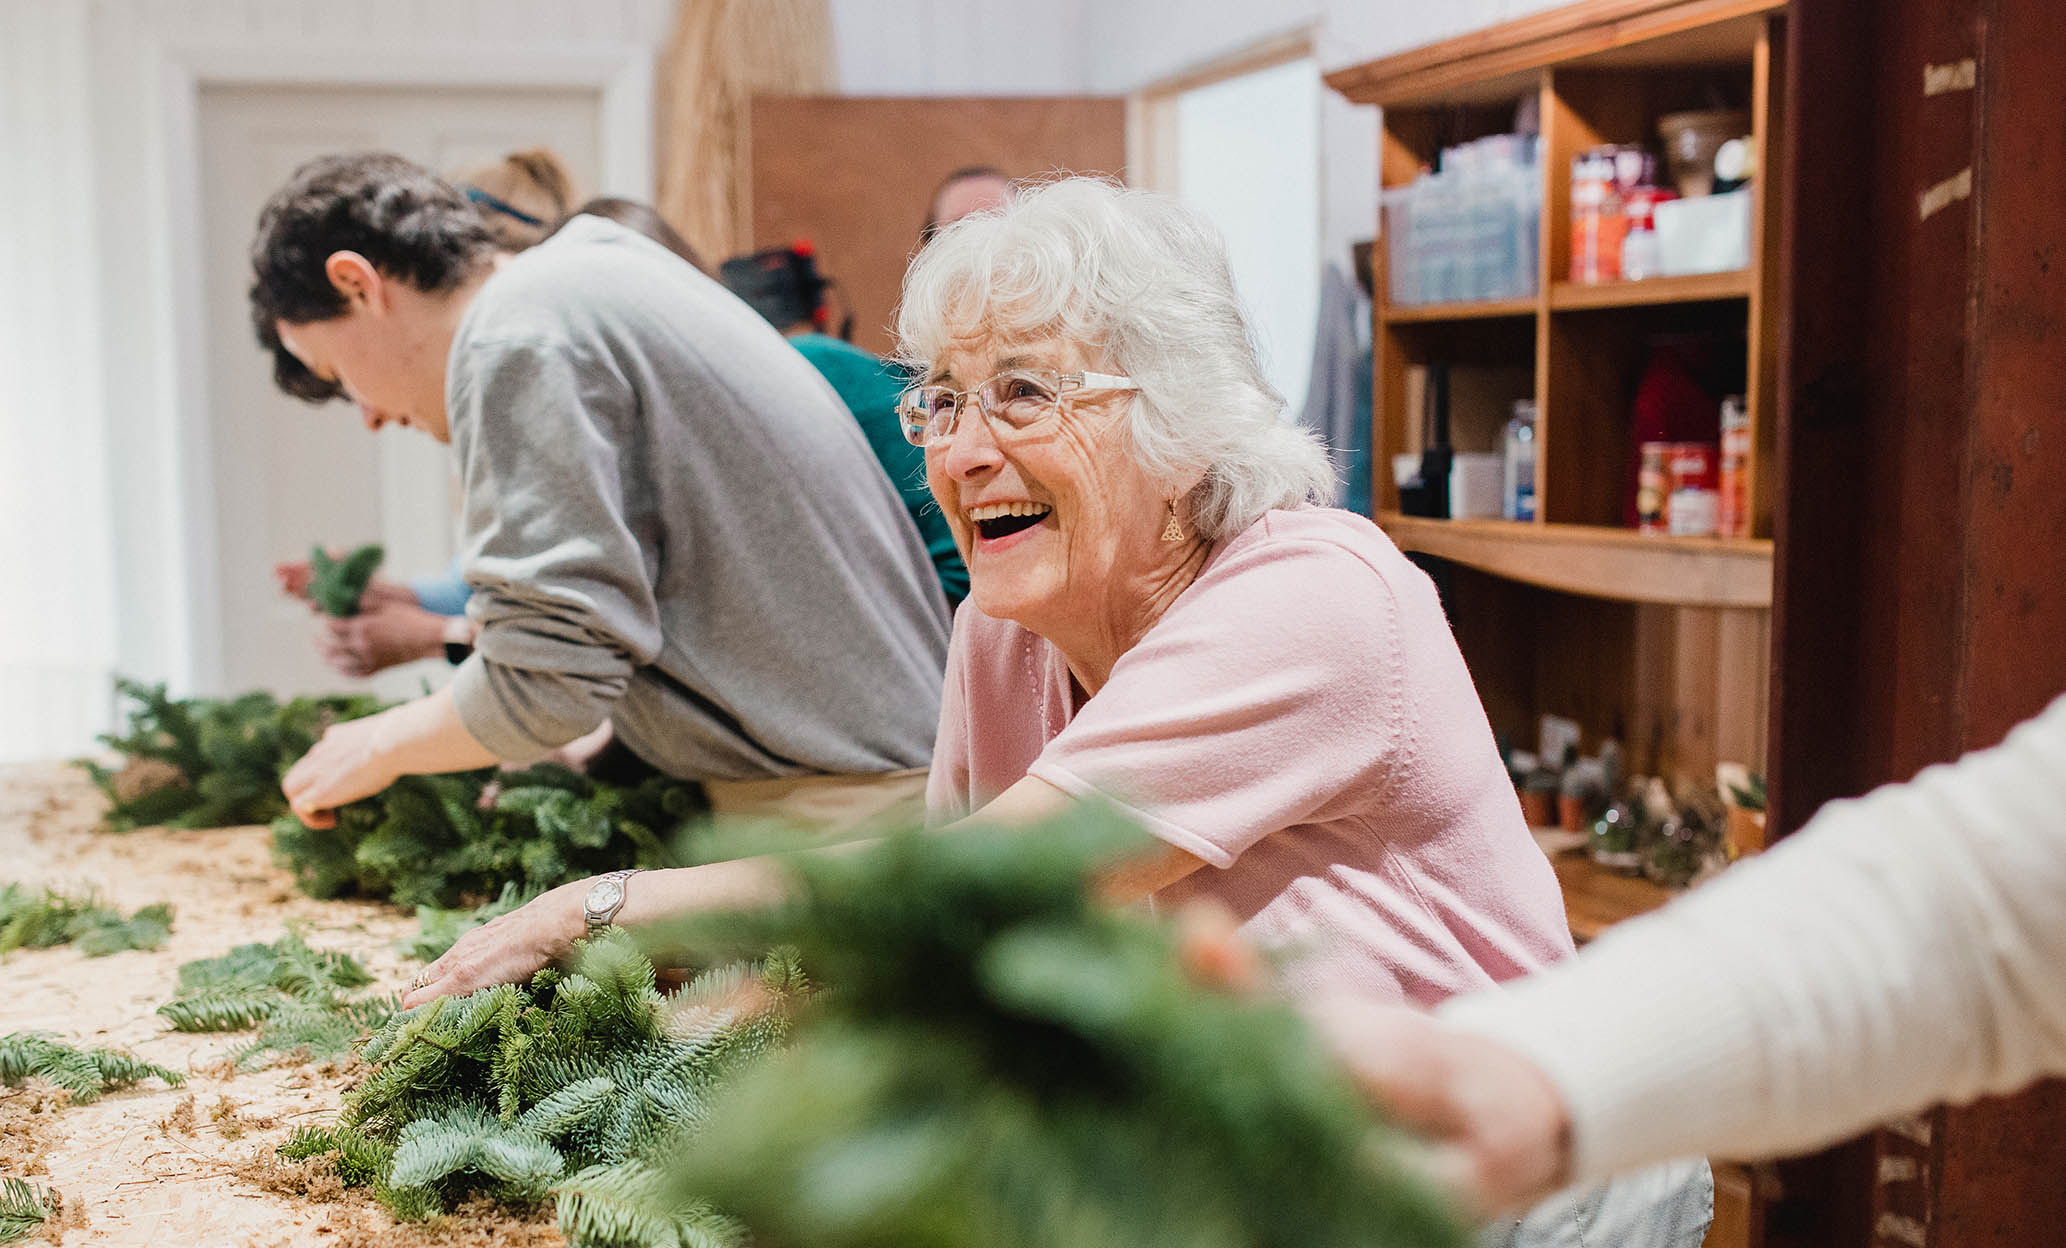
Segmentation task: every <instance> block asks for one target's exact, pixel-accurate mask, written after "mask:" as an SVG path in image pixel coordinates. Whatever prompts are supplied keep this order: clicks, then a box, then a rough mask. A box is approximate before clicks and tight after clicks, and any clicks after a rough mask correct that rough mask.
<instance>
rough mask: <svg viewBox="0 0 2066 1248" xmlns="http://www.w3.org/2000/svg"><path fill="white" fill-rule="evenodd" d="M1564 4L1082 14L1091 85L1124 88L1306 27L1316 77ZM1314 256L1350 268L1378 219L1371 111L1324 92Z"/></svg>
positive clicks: (1357, 1) (1127, 7) (1334, 4)
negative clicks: (1353, 253)
mask: <svg viewBox="0 0 2066 1248" xmlns="http://www.w3.org/2000/svg"><path fill="white" fill-rule="evenodd" d="M1566 2H1567V0H1435V2H1432V3H1431V2H1429V0H1273V2H1272V3H1267V4H1265V3H1257V2H1256V0H1110V2H1108V3H1104V4H1098V5H1093V6H1091V7H1090V8H1089V10H1088V12H1089V14H1090V26H1089V29H1088V31H1087V32H1086V33H1087V35H1088V37H1087V39H1086V40H1085V43H1084V47H1085V49H1086V51H1087V53H1088V55H1089V57H1090V78H1089V81H1090V86H1091V88H1092V89H1093V90H1095V91H1100V92H1124V91H1131V90H1134V89H1135V88H1138V87H1141V86H1143V85H1146V84H1149V83H1152V82H1155V81H1157V80H1158V79H1163V78H1168V77H1170V76H1172V75H1175V74H1178V73H1181V72H1183V71H1184V70H1186V69H1189V68H1192V67H1195V66H1198V65H1202V64H1206V63H1208V62H1211V61H1213V60H1216V59H1218V58H1220V57H1223V56H1227V55H1230V54H1234V53H1238V52H1240V51H1241V50H1242V49H1243V48H1247V47H1252V46H1254V45H1255V44H1257V43H1260V42H1262V41H1263V40H1266V39H1269V38H1270V37H1272V36H1275V35H1281V34H1285V33H1288V32H1292V31H1297V30H1302V29H1309V30H1310V31H1311V32H1312V38H1313V44H1314V56H1315V58H1316V59H1317V60H1318V61H1319V63H1320V68H1321V70H1322V71H1323V72H1327V71H1332V70H1336V69H1341V68H1343V67H1345V66H1349V65H1356V64H1360V63H1362V62H1364V61H1368V60H1374V59H1376V58H1378V57H1380V56H1387V55H1390V54H1391V53H1394V52H1403V51H1405V50H1407V49H1408V48H1414V47H1418V46H1420V45H1421V44H1424V43H1432V42H1434V41H1436V40H1439V39H1446V38H1449V37H1450V36H1452V35H1459V34H1463V33H1464V32H1466V31H1471V30H1476V29H1479V28H1481V27H1484V26H1490V25H1494V24H1496V23H1499V22H1503V21H1506V20H1508V19H1510V18H1515V17H1520V16H1523V15H1525V14H1528V13H1533V12H1537V11H1539V10H1542V9H1548V8H1554V7H1556V6H1557V5H1558V4H1562V3H1566ZM1320 117H1321V121H1320V162H1321V203H1322V217H1321V243H1322V252H1321V254H1322V255H1324V256H1326V257H1327V258H1328V259H1329V260H1333V261H1337V262H1339V263H1340V264H1342V265H1344V266H1346V265H1347V264H1348V248H1349V244H1350V243H1351V242H1352V241H1354V240H1356V239H1361V238H1368V237H1370V236H1371V234H1372V232H1373V231H1374V230H1375V229H1376V217H1377V110H1376V109H1374V108H1369V107H1367V106H1356V105H1351V104H1349V103H1348V102H1347V101H1345V100H1343V99H1342V98H1341V97H1340V96H1338V95H1336V94H1335V93H1334V92H1332V91H1329V92H1326V93H1325V96H1324V97H1323V100H1322V103H1321V110H1320Z"/></svg>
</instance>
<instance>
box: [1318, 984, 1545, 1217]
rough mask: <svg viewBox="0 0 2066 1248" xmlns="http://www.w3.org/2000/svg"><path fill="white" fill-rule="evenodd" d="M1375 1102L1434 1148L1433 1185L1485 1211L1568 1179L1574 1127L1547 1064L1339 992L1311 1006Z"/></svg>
mask: <svg viewBox="0 0 2066 1248" xmlns="http://www.w3.org/2000/svg"><path fill="white" fill-rule="evenodd" d="M1305 1012H1306V1014H1307V1016H1308V1017H1309V1018H1310V1019H1311V1020H1312V1022H1313V1024H1314V1026H1315V1027H1316V1028H1317V1029H1318V1030H1319V1032H1320V1035H1321V1037H1322V1039H1324V1040H1325V1041H1326V1042H1327V1045H1328V1047H1329V1048H1330V1049H1332V1050H1333V1051H1334V1055H1335V1056H1336V1057H1337V1058H1339V1059H1340V1060H1341V1062H1342V1064H1343V1065H1344V1066H1345V1067H1346V1068H1347V1069H1348V1072H1349V1074H1350V1075H1351V1076H1352V1077H1353V1078H1354V1079H1355V1080H1356V1082H1357V1084H1358V1085H1359V1086H1361V1087H1362V1089H1363V1092H1364V1094H1365V1095H1366V1096H1368V1097H1369V1098H1370V1100H1371V1102H1372V1103H1373V1104H1375V1105H1376V1106H1377V1107H1378V1108H1379V1109H1380V1110H1382V1111H1384V1113H1385V1115H1386V1116H1387V1117H1389V1118H1390V1119H1391V1120H1392V1121H1394V1122H1396V1123H1398V1124H1399V1125H1400V1126H1402V1127H1405V1128H1406V1129H1408V1130H1410V1131H1413V1132H1415V1133H1416V1134H1418V1135H1420V1136H1421V1137H1423V1138H1424V1139H1425V1140H1426V1141H1427V1142H1428V1144H1429V1145H1430V1152H1429V1155H1428V1159H1427V1160H1428V1168H1429V1170H1430V1173H1431V1177H1432V1178H1433V1179H1434V1181H1435V1182H1436V1184H1437V1185H1439V1186H1440V1187H1442V1188H1443V1189H1444V1190H1446V1191H1448V1192H1449V1193H1450V1194H1451V1195H1452V1196H1453V1197H1454V1198H1455V1199H1456V1200H1457V1201H1458V1202H1459V1203H1460V1204H1461V1205H1462V1206H1463V1207H1464V1209H1465V1210H1466V1211H1468V1212H1470V1213H1473V1214H1475V1215H1477V1216H1480V1217H1490V1216H1492V1215H1494V1214H1499V1213H1506V1212H1512V1211H1518V1210H1521V1209H1525V1208H1527V1207H1528V1206H1530V1205H1532V1204H1534V1203H1535V1202H1536V1201H1538V1200H1540V1199H1542V1198H1543V1197H1545V1196H1548V1195H1550V1194H1551V1193H1552V1192H1555V1191H1557V1190H1558V1189H1559V1188H1561V1187H1563V1186H1564V1185H1565V1180H1566V1176H1567V1175H1568V1174H1569V1173H1570V1169H1571V1123H1570V1117H1569V1114H1568V1113H1567V1111H1566V1110H1565V1108H1564V1100H1563V1097H1562V1096H1560V1095H1559V1094H1558V1092H1557V1089H1556V1086H1555V1085H1554V1084H1552V1083H1551V1082H1550V1081H1549V1076H1548V1075H1546V1074H1544V1073H1543V1072H1542V1068H1541V1067H1539V1066H1537V1065H1535V1063H1533V1062H1531V1061H1529V1060H1528V1059H1527V1058H1525V1057H1523V1056H1521V1055H1520V1054H1519V1053H1516V1052H1514V1051H1513V1050H1512V1049H1509V1048H1507V1047H1506V1046H1504V1045H1502V1044H1499V1043H1497V1042H1495V1041H1492V1040H1487V1039H1484V1038H1483V1037H1480V1036H1474V1035H1471V1034H1469V1033H1468V1032H1463V1031H1458V1030H1456V1029H1454V1028H1451V1027H1449V1026H1446V1025H1445V1024H1443V1023H1442V1022H1441V1020H1439V1019H1437V1018H1435V1017H1434V1016H1433V1015H1430V1014H1424V1013H1422V1012H1421V1011H1419V1010H1417V1009H1414V1008H1412V1007H1409V1006H1403V1005H1392V1004H1385V1003H1380V1002H1376V1001H1371V1000H1367V999H1364V998H1351V997H1338V998H1335V999H1332V1000H1328V1001H1323V1002H1321V1003H1320V1004H1319V1005H1318V1006H1317V1007H1314V1008H1312V1009H1308V1010H1307V1011H1305Z"/></svg>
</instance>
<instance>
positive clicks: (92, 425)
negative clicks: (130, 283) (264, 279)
mask: <svg viewBox="0 0 2066 1248" xmlns="http://www.w3.org/2000/svg"><path fill="white" fill-rule="evenodd" d="M7 2H8V4H9V5H10V6H11V7H9V8H8V9H7V11H6V15H7V21H6V26H5V29H4V31H0V169H6V170H9V171H10V172H11V173H12V174H14V175H16V176H13V177H10V178H9V179H8V181H9V184H10V185H9V188H8V190H7V192H6V193H5V194H0V593H4V597H0V759H11V758H30V757H47V756H49V755H52V754H62V753H66V752H70V751H75V750H78V749H80V748H82V747H84V746H85V745H86V744H87V743H88V742H89V741H90V740H91V737H92V734H93V732H95V731H97V730H98V729H99V728H100V727H101V719H102V717H103V715H104V714H105V708H106V705H107V702H108V678H109V674H110V671H111V669H112V668H113V666H114V661H115V629H114V611H113V603H114V576H113V549H112V541H113V539H112V533H111V527H112V524H111V516H112V514H113V512H112V508H111V507H110V506H109V498H108V489H109V482H108V476H107V464H108V454H107V439H106V429H105V426H104V424H103V422H102V421H101V420H100V419H99V416H100V412H101V403H102V393H101V380H102V377H101V369H100V367H99V356H100V352H99V350H98V348H99V311H100V309H99V307H98V304H97V301H96V298H95V294H96V284H95V281H94V278H95V274H96V264H95V259H94V251H93V246H92V243H93V237H92V235H93V231H92V226H91V219H90V217H89V216H88V215H87V213H86V212H85V211H83V209H85V208H86V207H87V206H88V205H91V204H92V203H93V201H94V182H93V169H92V159H91V137H92V136H91V129H90V126H89V123H88V117H87V99H88V93H89V87H88V83H87V79H86V50H87V21H86V11H85V9H84V8H83V6H79V5H77V4H76V3H74V0H7ZM10 708H13V709H12V710H10Z"/></svg>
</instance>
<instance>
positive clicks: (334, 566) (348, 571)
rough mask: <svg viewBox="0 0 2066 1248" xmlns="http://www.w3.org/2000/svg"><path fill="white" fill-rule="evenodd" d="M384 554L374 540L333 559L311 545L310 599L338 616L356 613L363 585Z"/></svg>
mask: <svg viewBox="0 0 2066 1248" xmlns="http://www.w3.org/2000/svg"><path fill="white" fill-rule="evenodd" d="M386 557H387V552H386V551H385V550H384V549H382V548H381V547H380V545H379V544H377V543H374V544H369V545H365V546H361V547H359V548H358V549H356V550H354V551H352V552H351V553H350V554H347V555H346V556H345V557H344V558H342V559H332V558H331V557H330V552H329V551H327V550H324V549H323V547H322V546H321V545H320V544H318V545H316V546H313V547H310V548H309V552H308V571H309V578H308V596H309V601H311V602H313V603H315V604H316V605H317V606H318V607H321V608H322V609H323V612H324V614H326V615H332V616H336V617H337V618H339V619H343V618H345V617H347V616H353V615H357V614H358V613H359V600H360V599H361V598H364V597H365V596H366V586H367V585H369V584H371V583H372V580H373V573H374V572H375V571H376V570H377V569H378V568H379V567H380V561H381V560H382V559H384V558H386Z"/></svg>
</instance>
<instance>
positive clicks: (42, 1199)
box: [0, 1178, 55, 1244]
mask: <svg viewBox="0 0 2066 1248" xmlns="http://www.w3.org/2000/svg"><path fill="white" fill-rule="evenodd" d="M52 1195H53V1194H52V1193H50V1192H47V1191H44V1190H43V1189H41V1188H38V1187H36V1186H34V1185H33V1184H30V1183H28V1182H26V1181H24V1180H21V1179H16V1178H0V1244H10V1243H13V1242H14V1241H15V1240H17V1239H20V1238H22V1237H23V1236H24V1235H27V1234H29V1233H30V1232H31V1231H34V1230H35V1229H36V1228H37V1227H40V1226H42V1225H43V1223H44V1222H45V1221H47V1220H49V1218H50V1214H51V1211H52V1209H53V1208H54V1207H55V1202H54V1201H53V1200H52Z"/></svg>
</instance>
